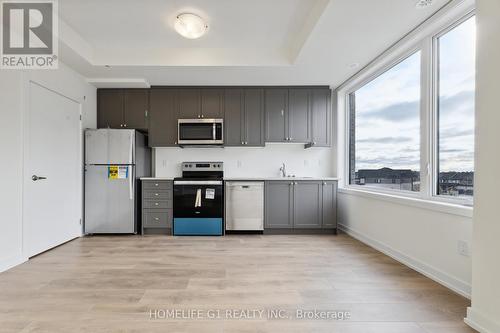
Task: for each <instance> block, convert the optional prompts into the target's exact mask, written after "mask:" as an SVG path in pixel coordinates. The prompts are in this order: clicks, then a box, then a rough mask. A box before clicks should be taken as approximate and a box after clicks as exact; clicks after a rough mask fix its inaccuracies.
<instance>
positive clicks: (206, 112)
mask: <svg viewBox="0 0 500 333" xmlns="http://www.w3.org/2000/svg"><path fill="white" fill-rule="evenodd" d="M223 96H224V90H222V89H211V88H204V89H201V114H200V116H201V118H222V115H223V108H222V101H223V98H224V97H223Z"/></svg>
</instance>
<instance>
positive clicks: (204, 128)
mask: <svg viewBox="0 0 500 333" xmlns="http://www.w3.org/2000/svg"><path fill="white" fill-rule="evenodd" d="M223 123H224V120H223V119H179V120H178V137H177V143H178V144H179V145H216V146H221V145H223V144H224V139H223V133H224V131H223Z"/></svg>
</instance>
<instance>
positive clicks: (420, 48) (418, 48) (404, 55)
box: [345, 42, 426, 198]
mask: <svg viewBox="0 0 500 333" xmlns="http://www.w3.org/2000/svg"><path fill="white" fill-rule="evenodd" d="M424 46H425V45H424V43H422V42H418V43H416V44H414V45H413V46H412V47H410V48H407V49H405V50H404V51H403V52H401V53H399V54H397V56H396V57H394V58H393V59H391V61H387V62H386V63H385V64H384V65H383V66H382V67H381V68H379V69H378V70H377V71H374V72H373V73H372V75H370V76H368V77H367V78H366V79H364V80H362V81H360V82H359V83H357V84H355V85H353V86H352V87H350V88H349V89H348V90H347V91H346V97H345V98H346V101H347V103H346V108H347V114H346V120H347V124H346V129H347V130H346V134H347V136H346V144H347V149H346V151H347V156H346V161H347V166H346V169H347V177H346V180H347V183H346V184H345V186H346V187H353V188H356V189H360V188H361V189H366V190H367V191H374V192H381V193H385V194H392V195H398V194H403V195H404V196H409V197H414V198H419V197H420V195H419V193H420V192H421V191H422V187H421V188H420V191H418V192H412V191H406V190H396V189H386V188H377V187H375V186H364V185H363V186H361V185H356V184H351V183H350V181H351V179H350V178H351V177H350V175H351V165H350V162H351V156H350V148H351V142H350V141H351V135H350V134H351V132H350V128H351V127H350V126H351V112H350V108H351V106H350V102H349V101H350V98H349V96H350V95H351V94H352V93H355V92H356V91H358V90H359V89H361V88H363V87H364V86H366V85H367V84H369V83H371V82H372V81H373V80H375V79H377V78H379V77H380V76H381V75H383V74H385V73H387V72H388V71H390V70H391V69H393V68H394V67H396V66H397V65H399V64H400V63H402V62H403V61H405V60H407V59H408V58H410V57H411V56H413V55H415V54H416V53H418V52H420V103H419V104H420V119H419V125H420V138H419V142H420V155H421V156H420V183H421V186H422V171H421V170H423V169H422V93H423V90H422V89H423V88H424V82H423V77H422V68H423V67H422V66H423V65H424V63H425V62H426V60H425V59H424V58H425V57H424Z"/></svg>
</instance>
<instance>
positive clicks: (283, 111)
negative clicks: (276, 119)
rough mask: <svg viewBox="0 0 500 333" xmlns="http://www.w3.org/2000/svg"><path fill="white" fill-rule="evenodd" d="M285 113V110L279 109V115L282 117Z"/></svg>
mask: <svg viewBox="0 0 500 333" xmlns="http://www.w3.org/2000/svg"><path fill="white" fill-rule="evenodd" d="M284 115H285V110H283V109H281V116H282V117H283V116H284Z"/></svg>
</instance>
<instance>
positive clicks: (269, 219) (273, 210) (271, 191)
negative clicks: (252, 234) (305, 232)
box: [264, 181, 293, 229]
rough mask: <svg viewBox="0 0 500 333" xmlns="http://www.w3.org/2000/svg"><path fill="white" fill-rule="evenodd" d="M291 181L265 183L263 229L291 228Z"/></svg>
mask: <svg viewBox="0 0 500 333" xmlns="http://www.w3.org/2000/svg"><path fill="white" fill-rule="evenodd" d="M292 186H293V185H292V182H291V181H270V182H266V183H265V204H264V212H265V228H268V229H291V228H293V187H292Z"/></svg>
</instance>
